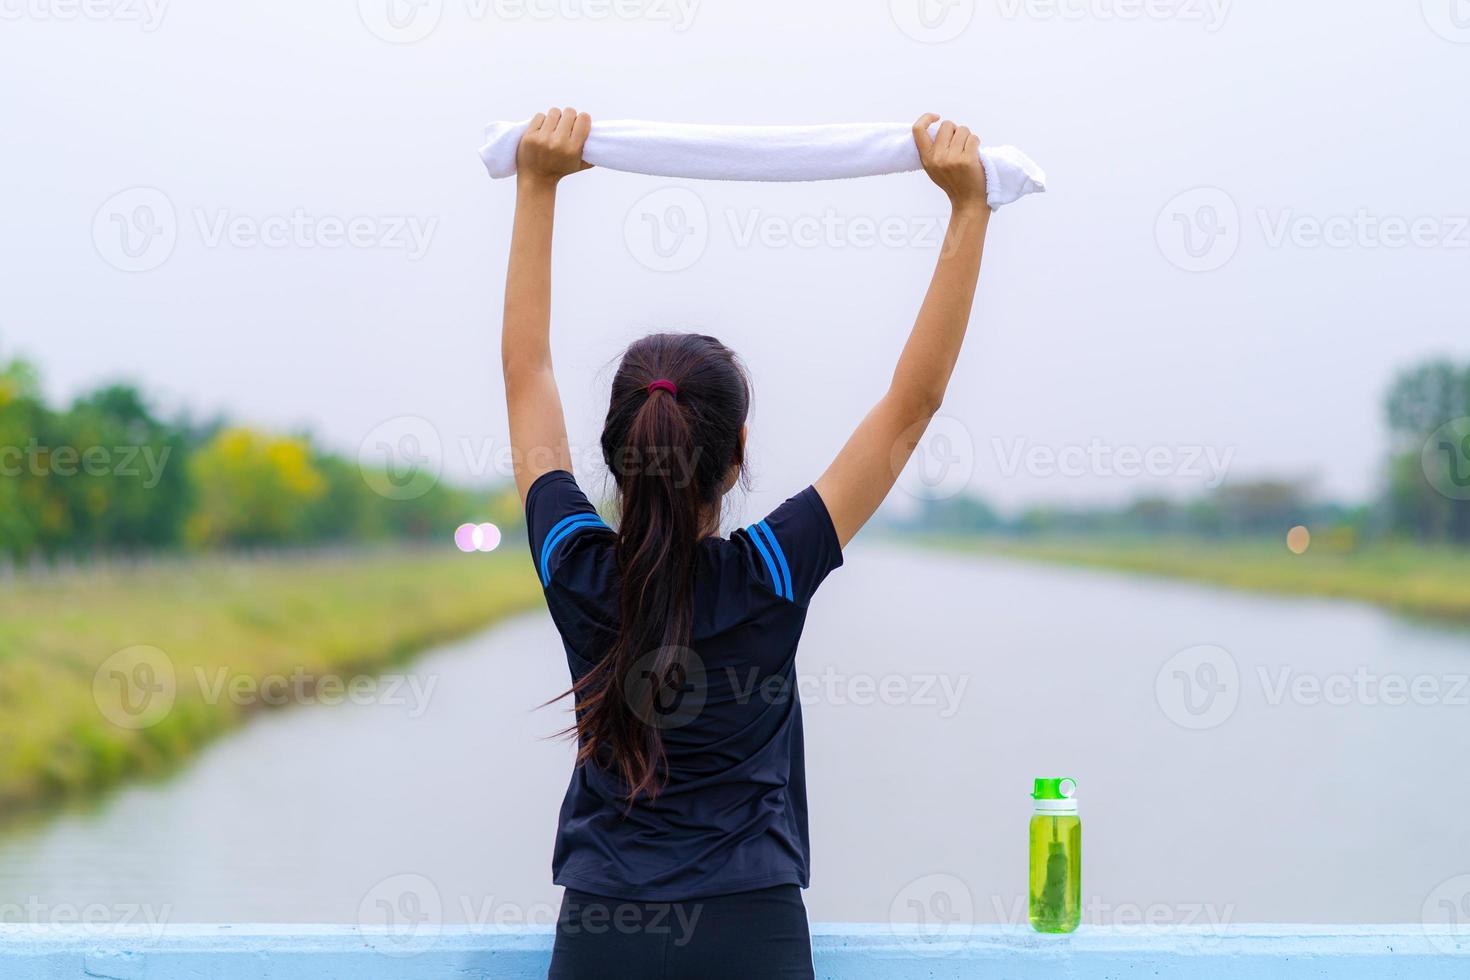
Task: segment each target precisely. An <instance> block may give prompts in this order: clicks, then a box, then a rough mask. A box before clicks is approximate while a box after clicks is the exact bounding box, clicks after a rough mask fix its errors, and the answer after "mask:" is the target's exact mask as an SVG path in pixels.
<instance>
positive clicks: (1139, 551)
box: [941, 538, 1470, 623]
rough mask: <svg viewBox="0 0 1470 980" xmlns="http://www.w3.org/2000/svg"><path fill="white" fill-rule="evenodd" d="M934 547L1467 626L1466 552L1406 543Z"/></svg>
mask: <svg viewBox="0 0 1470 980" xmlns="http://www.w3.org/2000/svg"><path fill="white" fill-rule="evenodd" d="M941 546H942V547H946V548H956V549H963V550H974V551H983V552H985V553H988V554H999V555H1006V556H1009V557H1013V558H1022V559H1027V560H1034V561H1046V562H1056V563H1060V564H1065V565H1081V566H1088V567H1095V568H1109V569H1116V570H1118V571H1122V572H1132V573H1138V574H1146V575H1160V576H1166V577H1168V578H1178V579H1189V580H1192V581H1198V582H1208V583H1210V584H1213V585H1222V586H1226V587H1229V588H1233V589H1246V590H1250V591H1255V592H1270V593H1277V594H1285V595H1305V596H1329V597H1336V598H1343V599H1356V600H1359V601H1363V602H1371V603H1375V604H1377V605H1381V606H1386V607H1388V608H1390V609H1393V610H1395V611H1398V612H1403V613H1407V614H1409V615H1414V616H1428V617H1433V618H1437V619H1447V620H1454V621H1456V622H1461V623H1470V553H1467V552H1464V551H1456V550H1452V549H1448V548H1430V547H1422V546H1418V545H1411V544H1382V545H1372V546H1368V547H1363V548H1359V549H1356V550H1352V551H1339V552H1333V551H1329V550H1327V549H1322V548H1318V547H1316V546H1315V545H1314V546H1313V547H1312V548H1311V549H1309V550H1308V551H1307V553H1306V554H1303V555H1294V554H1292V553H1291V552H1289V551H1288V550H1287V549H1286V547H1285V545H1284V544H1283V543H1279V542H1272V541H1241V542H1221V541H1209V540H1202V539H1198V540H1197V539H1147V538H1135V539H1121V540H1119V539H1096V540H1093V539H1086V538H1082V539H1034V540H1026V539H1000V538H974V539H966V538H957V539H948V540H946V541H944V542H942V543H941Z"/></svg>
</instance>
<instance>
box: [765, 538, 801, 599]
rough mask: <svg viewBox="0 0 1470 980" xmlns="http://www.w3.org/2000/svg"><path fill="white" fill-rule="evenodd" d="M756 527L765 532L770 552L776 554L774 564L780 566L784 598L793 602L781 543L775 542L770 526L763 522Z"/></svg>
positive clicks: (789, 575)
mask: <svg viewBox="0 0 1470 980" xmlns="http://www.w3.org/2000/svg"><path fill="white" fill-rule="evenodd" d="M756 527H758V528H760V529H761V530H762V531H764V532H766V538H767V539H768V540H769V541H770V542H771V550H772V551H774V552H775V553H776V562H777V564H779V565H780V566H781V580H782V582H783V583H784V585H783V588H784V589H785V590H786V593H785V594H786V598H788V599H792V601H795V599H794V598H793V595H792V591H791V569H790V568H789V567H787V565H786V553H785V552H784V551H782V550H781V542H779V541H777V540H776V535H775V533H774V532H773V531H772V530H771V526H770V525H769V524H767V523H766V522H765V521H760V522H758V523H757V524H756Z"/></svg>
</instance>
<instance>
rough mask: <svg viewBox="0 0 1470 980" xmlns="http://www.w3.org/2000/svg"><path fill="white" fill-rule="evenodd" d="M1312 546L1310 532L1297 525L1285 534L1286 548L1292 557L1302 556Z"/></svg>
mask: <svg viewBox="0 0 1470 980" xmlns="http://www.w3.org/2000/svg"><path fill="white" fill-rule="evenodd" d="M1311 544H1312V532H1311V531H1308V530H1307V529H1306V527H1305V526H1303V525H1301V524H1298V525H1297V526H1296V527H1294V528H1292V529H1291V530H1290V531H1287V532H1286V547H1287V550H1289V551H1290V552H1291V553H1292V554H1293V555H1304V554H1306V553H1307V548H1309V547H1310V546H1311Z"/></svg>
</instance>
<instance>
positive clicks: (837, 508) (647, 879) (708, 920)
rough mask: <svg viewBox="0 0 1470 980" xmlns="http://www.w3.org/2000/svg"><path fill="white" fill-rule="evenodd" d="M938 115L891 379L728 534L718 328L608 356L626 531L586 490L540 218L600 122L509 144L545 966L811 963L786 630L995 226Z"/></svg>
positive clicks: (518, 433)
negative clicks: (544, 846)
mask: <svg viewBox="0 0 1470 980" xmlns="http://www.w3.org/2000/svg"><path fill="white" fill-rule="evenodd" d="M937 119H938V117H937V116H933V115H926V116H924V117H922V118H921V119H919V120H918V121H917V122H916V123H915V124H914V140H915V141H916V142H917V144H918V147H919V154H920V156H921V158H922V160H923V164H924V169H925V171H926V172H927V173H928V174H929V176H930V177H931V178H932V179H933V180H934V182H935V183H936V184H938V185H939V187H940V188H942V189H943V190H944V191H945V192H946V194H948V196H949V199H950V203H951V214H950V220H949V228H948V232H947V235H946V239H945V245H944V248H943V249H942V250H941V251H940V255H939V260H938V265H937V267H936V269H935V271H934V278H933V281H932V282H931V283H930V286H929V292H928V295H927V296H925V298H924V304H923V306H922V307H921V308H920V310H919V316H918V319H917V321H916V322H915V324H914V328H913V331H912V333H911V334H910V335H909V339H908V343H907V344H905V345H904V348H903V353H902V354H901V355H900V356H899V359H898V365H897V367H896V368H895V370H894V373H893V380H892V382H891V384H890V385H889V388H888V391H887V392H886V393H885V394H884V395H883V397H882V398H880V399H879V400H878V403H877V404H876V405H875V406H874V407H873V409H872V411H870V412H869V413H868V415H867V417H866V418H864V419H863V420H862V422H861V423H860V424H859V425H858V427H857V429H856V430H855V431H854V432H853V434H852V437H851V438H850V439H848V441H847V444H846V445H845V446H844V447H843V448H842V451H841V452H840V453H838V454H837V458H836V459H834V460H833V461H832V464H831V465H830V466H828V467H827V470H826V472H825V473H823V474H822V475H821V477H820V478H819V479H818V480H817V482H816V483H815V484H813V485H812V486H810V487H808V488H807V489H805V490H803V491H802V492H801V493H799V494H797V495H796V496H794V497H792V498H791V499H789V500H787V501H786V502H785V503H784V504H782V505H781V506H780V507H778V508H776V510H775V511H773V512H772V513H771V514H770V515H768V516H767V517H766V518H765V519H764V520H762V521H758V522H756V523H755V524H753V525H751V526H750V527H747V528H745V529H744V530H740V531H736V532H735V533H734V534H733V535H732V536H731V537H729V538H721V537H719V536H718V534H719V518H720V505H721V500H722V498H723V497H724V495H725V494H726V493H727V492H728V491H729V490H730V489H731V488H732V487H733V486H735V485H736V484H737V483H739V482H740V481H741V478H742V476H743V474H744V463H745V417H746V411H747V408H748V406H749V402H750V390H749V386H748V384H747V381H746V377H745V374H744V371H743V369H742V367H741V365H740V362H739V361H738V360H737V359H736V357H735V355H734V353H732V352H731V351H730V349H729V348H727V347H725V346H724V345H723V344H721V343H720V342H719V341H718V340H715V339H714V338H713V337H704V336H698V335H694V334H655V335H653V336H649V337H645V338H643V339H642V340H639V341H637V342H635V343H634V344H632V345H631V346H630V347H629V348H628V349H627V351H626V352H625V353H624V354H623V359H622V363H621V365H620V366H619V367H618V370H617V374H616V376H615V377H614V378H613V383H612V399H611V404H610V405H609V406H608V412H607V420H606V424H605V426H604V428H603V432H602V451H603V457H604V459H605V460H606V462H607V465H608V468H609V470H610V471H611V472H612V474H613V477H614V479H615V481H616V484H617V498H618V499H617V512H618V514H619V519H618V521H617V529H616V530H613V529H612V528H610V527H609V526H608V525H607V524H605V523H604V522H603V521H602V520H601V519H600V518H599V517H598V516H597V513H596V511H595V510H594V509H593V507H592V505H591V504H590V503H588V501H587V498H586V497H585V496H583V494H582V492H581V490H579V489H578V488H577V484H576V482H575V481H574V480H573V478H572V475H571V473H570V469H571V453H570V450H569V448H568V445H567V435H566V428H565V424H564V422H563V419H562V407H561V400H560V398H559V396H558V395H557V388H556V379H555V377H554V376H553V374H552V368H551V345H550V339H549V334H550V320H551V232H552V215H553V209H554V204H555V201H556V187H557V183H558V181H560V180H561V179H562V178H563V177H565V176H567V175H569V174H572V173H576V172H577V171H579V170H584V169H586V168H587V167H588V164H586V163H585V162H583V160H582V146H583V144H584V142H585V141H586V139H587V133H588V130H589V129H590V128H591V120H590V119H589V117H588V116H587V115H586V114H585V113H581V114H579V113H577V112H575V111H574V110H572V109H565V110H557V109H551V110H550V111H548V112H546V113H544V114H541V115H537V116H536V118H535V120H534V121H533V122H532V124H531V127H530V129H529V130H528V131H527V133H526V135H525V136H524V137H523V138H522V140H521V144H520V148H519V150H518V154H517V167H518V177H517V186H516V215H515V228H514V232H513V237H512V240H511V251H510V268H509V272H508V275H507V281H506V289H505V322H504V328H503V334H502V359H503V362H504V369H505V390H506V398H507V401H508V402H509V408H510V432H511V443H512V447H513V450H514V458H515V462H516V471H515V475H516V486H517V488H518V489H519V490H520V494H521V499H522V500H523V501H524V503H525V506H526V520H527V526H528V528H529V532H530V538H531V554H532V558H533V560H534V561H535V565H536V572H537V574H538V575H539V576H540V577H541V581H542V585H543V586H544V588H545V594H546V602H547V606H548V607H549V609H550V611H551V615H552V619H553V620H554V621H555V623H556V626H557V629H558V630H559V631H560V633H561V637H562V642H563V646H564V647H565V648H566V656H567V663H568V665H569V666H570V668H571V675H572V682H573V683H572V688H571V690H570V692H568V693H569V694H571V695H572V697H573V698H574V701H575V705H576V723H575V725H574V727H573V728H572V729H569V732H570V731H575V732H576V735H577V740H578V756H577V765H576V767H575V769H574V771H573V773H572V778H571V784H570V786H569V787H568V788H567V793H566V798H565V801H564V802H563V804H562V809H561V817H560V822H559V824H558V828H557V837H556V846H555V852H554V854H553V858H552V869H553V874H554V880H555V881H556V883H557V884H559V885H563V886H565V888H566V893H565V896H564V898H563V903H562V910H561V915H560V919H559V922H558V924H557V933H556V941H555V947H554V952H553V954H552V963H551V973H550V975H551V977H553V978H582V977H597V978H604V977H668V978H674V977H689V978H698V980H717V978H721V977H739V978H742V980H744V978H750V977H811V976H812V960H811V940H810V937H809V935H808V931H807V920H806V910H805V907H804V906H803V905H802V900H801V891H800V889H802V888H805V887H806V886H807V884H808V850H809V848H808V836H807V815H806V785H805V773H804V760H803V753H802V728H801V705H800V702H799V700H798V698H797V697H796V683H795V681H796V677H795V667H794V657H795V653H796V646H797V641H798V639H799V638H800V636H801V631H802V625H803V622H804V621H805V618H806V608H807V604H808V603H809V602H810V601H811V598H812V595H813V593H815V592H816V590H817V586H818V585H820V584H821V582H822V580H823V579H824V578H825V577H826V576H827V573H828V572H830V571H832V570H833V569H834V568H836V567H837V566H839V565H841V564H842V549H843V548H844V547H846V545H847V543H848V541H850V540H852V537H853V535H855V534H857V532H858V529H859V528H861V527H862V526H863V524H864V523H866V522H867V520H868V518H869V517H871V516H872V514H873V512H874V511H875V510H876V509H877V507H878V505H879V504H880V503H881V502H882V501H883V498H884V496H886V495H887V493H888V491H889V489H890V488H891V487H892V486H893V482H894V479H895V478H896V476H897V473H898V471H899V469H901V467H902V464H903V463H904V461H906V460H907V459H908V457H909V455H910V454H911V453H912V452H913V449H914V446H915V444H916V443H917V441H918V439H919V437H920V436H921V435H922V434H923V431H924V428H925V426H926V425H927V423H928V421H929V419H930V418H932V417H933V415H934V413H935V412H936V411H937V410H938V408H939V405H940V402H941V400H942V399H943V397H944V391H945V388H946V386H947V385H948V383H949V378H950V374H951V373H952V371H953V370H954V365H955V359H956V358H957V357H958V356H959V351H960V345H961V343H962V342H963V340H964V337H965V328H966V325H967V323H968V321H969V317H970V306H971V302H972V300H973V298H974V294H975V282H976V278H977V276H978V275H979V271H980V255H981V250H982V247H983V245H984V242H985V232H986V227H987V225H988V222H989V217H990V212H989V209H988V208H987V207H986V203H985V173H984V170H983V168H982V167H981V165H980V162H979V138H978V137H976V136H974V135H973V134H971V133H970V131H969V130H968V129H965V128H964V127H962V126H956V125H954V124H953V123H951V122H944V123H943V124H942V125H940V127H939V129H938V131H937V133H936V134H935V135H934V136H933V138H932V139H931V138H930V135H929V126H930V124H931V123H933V122H934V121H935V120H937Z"/></svg>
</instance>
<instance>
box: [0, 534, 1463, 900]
mask: <svg viewBox="0 0 1470 980" xmlns="http://www.w3.org/2000/svg"><path fill="white" fill-rule="evenodd" d="M799 663H800V666H801V669H802V676H803V686H802V696H803V699H804V704H805V712H806V733H807V759H808V773H809V795H810V803H811V823H812V840H813V873H812V887H811V889H810V890H809V891H808V892H807V903H808V906H809V909H810V911H811V914H812V917H813V918H814V919H815V920H820V921H836V920H863V921H877V922H885V921H915V920H924V921H949V922H956V923H964V922H1007V921H1011V922H1024V908H1023V907H1022V906H1021V904H1020V900H1021V896H1022V890H1023V888H1024V875H1025V871H1026V857H1027V836H1026V825H1027V821H1028V819H1029V817H1030V806H1029V800H1028V798H1027V793H1028V790H1029V786H1030V781H1031V779H1032V778H1033V777H1035V776H1072V777H1075V778H1076V779H1077V780H1078V785H1079V797H1080V800H1081V813H1082V818H1083V827H1084V836H1083V841H1084V844H1083V849H1084V878H1083V894H1084V901H1085V903H1086V904H1085V913H1084V914H1085V917H1086V919H1087V921H1092V922H1099V923H1112V924H1116V925H1133V924H1138V923H1142V922H1155V923H1171V922H1172V923H1192V924H1197V925H1203V926H1210V925H1213V924H1218V923H1229V922H1235V923H1240V922H1261V921H1274V922H1346V923H1369V922H1371V923H1389V922H1418V921H1421V919H1423V918H1425V917H1428V918H1430V919H1432V920H1435V921H1443V917H1444V916H1445V915H1453V914H1454V909H1455V906H1456V904H1457V903H1461V902H1464V900H1465V896H1464V894H1463V891H1464V888H1463V887H1462V886H1464V885H1465V882H1466V881H1470V879H1461V878H1458V876H1462V875H1466V874H1470V819H1467V816H1466V815H1467V813H1470V780H1467V779H1466V778H1465V776H1464V760H1465V759H1466V758H1467V757H1470V689H1467V687H1466V681H1465V679H1466V677H1467V675H1470V634H1466V633H1464V632H1460V631H1456V630H1453V629H1447V628H1438V627H1434V626H1429V625H1424V624H1419V623H1414V622H1410V621H1407V620H1405V619H1402V618H1399V617H1396V616H1394V615H1391V614H1388V613H1385V612H1382V611H1379V610H1376V609H1373V608H1370V607H1366V606H1362V605H1357V604H1353V603H1347V602H1335V601H1318V600H1306V599H1284V598H1273V597H1266V596H1256V595H1248V594H1241V593H1233V592H1227V591H1221V590H1216V589H1212V588H1208V587H1202V586H1197V585H1188V584H1176V583H1170V582H1164V581H1159V580H1152V579H1144V578H1130V577H1125V576H1120V575H1114V574H1110V573H1104V572H1095V571H1081V570H1069V569H1062V568H1057V567H1049V566H1042V565H1030V564H1023V563H1016V562H1012V561H1004V560H997V559H988V558H975V557H968V556H959V555H951V554H932V553H926V552H921V551H911V550H901V549H895V548H888V547H880V546H867V547H857V548H854V549H852V551H851V553H850V554H849V556H848V563H847V566H846V567H844V568H843V569H841V570H840V571H838V572H836V573H834V574H833V576H832V577H831V578H830V579H829V580H828V582H827V584H826V585H825V586H824V587H823V590H822V592H821V593H820V594H819V595H818V597H817V599H816V601H815V602H814V604H813V608H812V610H811V615H810V618H809V620H808V625H807V631H806V638H805V641H804V643H803V646H802V651H801V655H800V658H799ZM407 669H408V670H409V672H410V673H411V675H412V676H411V677H409V678H407V680H406V681H405V682H404V683H402V684H399V685H397V686H396V687H394V688H390V687H387V686H385V687H382V688H380V689H379V690H380V691H381V692H382V696H380V697H378V698H376V699H375V700H374V701H372V702H371V703H364V704H354V703H347V704H341V705H337V706H332V707H323V706H312V707H301V708H294V709H291V710H287V711H280V712H273V713H267V714H264V715H259V716H257V717H256V718H255V719H254V720H253V721H252V722H251V723H250V724H249V725H248V726H247V727H245V728H244V729H242V730H241V731H239V732H237V733H235V734H233V735H231V736H230V737H228V738H226V739H223V740H221V741H219V742H217V743H215V744H214V745H212V746H211V747H209V748H208V749H207V750H206V751H204V752H203V753H201V754H200V755H199V756H198V757H197V758H196V759H195V760H194V761H193V762H192V763H191V764H190V765H189V766H188V767H186V768H185V769H184V770H183V771H181V772H179V773H178V774H176V775H175V776H173V777H172V778H170V779H168V780H167V781H165V782H162V783H157V784H149V785H142V786H134V787H130V788H128V789H125V790H123V791H121V792H118V793H116V794H114V795H112V796H110V797H109V798H108V799H106V800H105V801H103V802H102V803H100V804H98V805H97V806H95V807H93V808H90V809H88V810H86V811H81V812H72V813H66V814H63V815H60V816H56V817H53V818H51V819H49V820H47V821H45V822H44V823H42V824H40V825H35V826H30V827H26V828H23V829H20V830H14V831H12V832H11V833H10V834H8V835H7V836H5V837H3V838H0V921H5V920H9V921H17V920H19V921H60V920H64V919H66V918H67V917H69V916H77V917H83V918H84V917H85V916H86V915H87V914H89V913H90V914H91V915H93V916H98V917H102V918H106V919H108V920H118V919H132V920H134V921H140V922H142V921H148V920H162V921H172V922H182V921H239V922H244V921H255V922H331V923H352V922H382V921H384V920H385V917H386V918H387V919H388V920H389V921H391V920H392V918H393V917H394V916H395V915H407V916H419V917H421V918H424V919H426V920H431V921H442V922H444V923H479V924H492V925H493V924H499V925H515V924H521V923H524V922H533V923H541V924H546V923H549V922H551V921H552V919H553V916H554V911H553V910H554V908H555V905H556V902H557V901H558V898H559V889H557V888H555V887H553V886H552V884H551V881H550V870H549V864H550V855H551V845H552V834H553V827H554V823H555V819H556V814H557V808H558V805H559V803H560V800H561V794H562V791H563V788H564V787H565V784H566V779H567V773H568V770H569V767H570V765H571V749H570V747H569V746H568V745H567V744H566V743H565V742H563V741H557V740H555V739H553V738H550V737H549V736H551V735H552V734H553V733H554V732H555V731H556V730H557V729H559V728H560V727H562V726H563V725H564V724H565V723H566V721H567V714H566V711H565V709H564V707H562V706H554V707H550V708H540V709H538V708H537V705H539V704H540V703H541V702H543V701H545V700H546V699H548V698H551V697H553V696H555V695H557V694H559V693H561V691H562V690H563V687H564V685H565V683H566V667H565V664H564V661H563V658H562V653H561V649H560V645H559V643H558V640H557V638H556V635H555V633H554V631H553V629H552V627H551V625H550V623H549V621H548V620H547V618H546V617H545V615H544V614H539V613H538V614H531V615H525V616H521V617H519V618H516V619H513V620H510V621H507V622H505V623H503V624H500V625H498V626H496V627H495V628H492V629H489V630H487V631H485V632H483V633H481V634H479V635H477V636H474V637H472V638H469V639H467V640H465V641H463V642H459V643H454V644H451V645H448V646H445V647H443V648H440V649H438V650H435V651H433V652H431V653H430V654H428V655H426V656H424V657H422V658H420V659H419V660H417V661H416V662H415V663H414V664H413V665H412V666H411V667H410V668H407ZM407 681H412V682H413V683H408V682H407ZM1457 882H1458V884H1457ZM1467 911H1470V910H1467Z"/></svg>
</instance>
